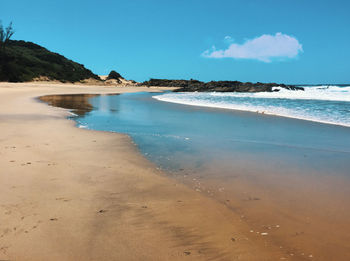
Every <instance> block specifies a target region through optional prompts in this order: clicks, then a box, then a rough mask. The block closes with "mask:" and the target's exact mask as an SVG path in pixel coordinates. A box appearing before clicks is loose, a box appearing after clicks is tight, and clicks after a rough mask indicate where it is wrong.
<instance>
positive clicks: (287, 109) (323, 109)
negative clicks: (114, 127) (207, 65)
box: [154, 85, 350, 127]
mask: <svg viewBox="0 0 350 261" xmlns="http://www.w3.org/2000/svg"><path fill="white" fill-rule="evenodd" d="M304 88H305V90H304V91H302V90H298V91H293V90H287V89H284V88H281V87H274V88H273V90H274V92H258V93H237V92H236V93H232V92H231V93H222V92H221V93H217V92H208V93H205V92H204V93H196V92H190V93H188V92H186V93H167V94H163V95H159V96H155V97H154V98H156V99H158V100H161V101H167V102H174V103H180V104H187V105H195V106H204V107H214V108H225V109H234V110H242V111H251V112H258V113H265V114H272V115H279V116H284V117H292V118H297V119H304V120H311V121H317V122H323V123H331V124H338V125H343V126H348V127H349V126H350V86H343V87H341V86H329V85H321V86H305V87H304Z"/></svg>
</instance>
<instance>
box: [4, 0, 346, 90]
mask: <svg viewBox="0 0 350 261" xmlns="http://www.w3.org/2000/svg"><path fill="white" fill-rule="evenodd" d="M349 10H350V1H348V0H327V1H326V0H230V1H228V0H216V1H209V0H172V1H166V0H162V1H161V0H128V1H112V0H99V1H92V0H75V1H74V0H70V1H67V0H60V1H48V0H11V1H5V0H3V1H1V8H0V19H1V20H2V22H3V24H4V25H7V24H8V23H9V22H10V21H13V23H14V27H15V30H16V33H15V35H14V39H21V40H26V41H32V42H35V43H38V44H40V45H42V46H44V47H46V48H48V49H49V50H51V51H54V52H58V53H60V54H62V55H64V56H66V57H67V58H70V59H72V60H74V61H77V62H79V63H82V64H84V65H85V66H86V67H87V68H89V69H91V70H92V71H93V72H95V73H97V74H108V72H109V71H110V70H112V69H114V70H116V71H118V72H120V73H121V74H122V75H123V76H124V77H126V78H128V79H134V80H137V81H143V80H148V79H149V78H176V79H178V78H183V79H189V78H195V79H199V80H203V81H210V80H239V81H252V82H256V81H261V82H281V83H296V84H300V83H350V49H349V47H350V44H349V43H350V16H349ZM214 48H215V49H214Z"/></svg>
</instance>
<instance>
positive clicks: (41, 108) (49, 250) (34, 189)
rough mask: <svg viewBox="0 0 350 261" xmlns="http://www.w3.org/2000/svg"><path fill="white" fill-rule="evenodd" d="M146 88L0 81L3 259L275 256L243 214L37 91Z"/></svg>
mask: <svg viewBox="0 0 350 261" xmlns="http://www.w3.org/2000/svg"><path fill="white" fill-rule="evenodd" d="M159 89H160V88H142V87H133V88H128V87H122V88H118V87H105V86H103V87H101V86H80V85H79V86H76V85H69V84H68V85H67V84H58V85H57V84H54V85H50V84H42V83H41V84H39V86H38V85H37V83H27V84H7V83H0V94H1V95H0V101H1V103H0V111H1V114H0V118H1V122H0V126H1V130H2V137H1V138H0V146H1V147H0V154H1V155H2V157H1V158H0V162H1V166H2V171H1V174H0V181H1V182H0V186H1V187H0V219H1V221H2V222H1V223H0V259H10V260H13V259H15V260H141V259H142V260H180V259H181V260H182V259H183V258H187V259H189V260H207V259H219V260H232V259H234V258H237V259H238V258H240V259H243V260H256V256H259V259H260V260H271V259H279V258H282V257H286V256H287V253H286V250H285V249H284V250H281V249H280V248H279V246H277V245H276V244H275V243H273V242H270V241H269V239H268V238H267V237H263V236H261V237H257V236H255V237H252V236H251V235H250V234H249V227H248V225H247V224H246V223H244V222H242V219H241V218H240V216H239V215H237V214H236V213H234V212H233V211H231V210H229V209H227V208H226V207H225V206H224V205H222V204H220V203H218V202H216V201H214V200H212V199H210V198H207V197H205V196H203V195H200V194H199V193H197V192H195V191H192V190H191V189H189V188H187V187H186V186H185V185H183V184H181V183H178V182H176V181H175V180H172V179H170V178H168V177H166V176H164V175H162V174H161V172H159V171H158V170H157V169H155V168H154V165H153V164H152V163H150V162H148V161H147V160H146V159H145V158H144V157H143V156H142V155H141V154H140V152H139V151H138V150H137V148H135V147H134V146H132V141H131V139H130V138H129V137H128V136H126V135H124V134H118V133H107V132H100V131H92V130H84V129H81V128H77V127H76V126H75V125H74V122H73V121H72V120H68V119H67V118H66V116H67V115H68V113H67V110H63V109H59V108H55V107H50V106H47V105H45V104H43V103H39V102H37V101H35V99H33V98H34V97H38V96H40V95H50V94H73V93H87V92H88V93H94V92H95V93H103V94H106V93H107V92H109V93H110V92H111V90H112V92H115V93H120V92H123V91H124V92H134V91H140V90H144V91H150V90H155V91H156V90H159Z"/></svg>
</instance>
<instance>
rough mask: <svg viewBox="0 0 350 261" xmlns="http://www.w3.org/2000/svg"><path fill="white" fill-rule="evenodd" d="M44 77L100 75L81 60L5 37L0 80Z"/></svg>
mask: <svg viewBox="0 0 350 261" xmlns="http://www.w3.org/2000/svg"><path fill="white" fill-rule="evenodd" d="M39 77H45V78H48V79H49V80H58V81H61V82H77V81H81V80H84V79H88V78H94V79H96V80H100V78H99V77H98V76H97V75H95V74H93V73H92V72H91V71H90V70H88V69H86V68H85V67H84V66H83V65H82V64H79V63H76V62H73V61H71V60H68V59H67V58H65V57H64V56H62V55H59V54H57V53H53V52H50V51H49V50H47V49H45V48H43V47H41V46H39V45H37V44H34V43H31V42H25V41H12V40H9V41H8V42H7V43H6V46H5V47H4V48H1V51H0V81H9V82H26V81H32V80H33V79H35V78H39Z"/></svg>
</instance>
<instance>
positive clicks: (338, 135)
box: [52, 93, 350, 260]
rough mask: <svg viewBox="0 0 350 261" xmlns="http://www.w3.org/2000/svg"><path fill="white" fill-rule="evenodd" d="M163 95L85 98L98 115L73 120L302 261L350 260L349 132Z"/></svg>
mask: <svg viewBox="0 0 350 261" xmlns="http://www.w3.org/2000/svg"><path fill="white" fill-rule="evenodd" d="M158 95H163V94H154V93H153V94H152V93H133V94H121V95H111V96H109V95H108V96H107V95H101V96H95V97H85V98H87V99H88V101H89V109H88V110H85V112H84V113H80V114H79V115H76V116H73V118H74V120H76V122H77V125H78V126H79V127H81V128H88V129H94V130H103V131H114V132H120V133H126V134H128V135H130V136H131V137H132V139H133V140H134V142H135V143H136V144H137V146H138V147H139V149H140V151H141V152H142V153H143V154H144V155H145V156H146V157H147V158H148V159H150V160H151V161H153V162H154V163H156V164H157V165H158V166H159V167H161V168H162V169H164V170H166V171H167V172H166V173H168V175H170V176H171V177H173V178H175V179H177V180H179V181H181V182H183V183H185V184H187V185H188V186H190V187H192V188H193V189H195V190H196V191H198V193H202V194H204V195H206V196H209V197H212V198H213V199H215V200H217V201H219V202H221V203H222V204H225V205H226V206H227V207H228V208H230V209H231V210H232V211H234V212H236V213H237V214H238V215H240V216H241V218H242V221H244V222H247V223H248V224H250V226H251V228H252V231H254V232H252V233H256V232H258V233H262V232H264V233H268V235H269V237H270V238H271V240H272V241H273V242H277V243H278V244H280V245H281V247H283V248H285V249H286V253H293V257H299V258H300V259H301V258H302V257H304V256H305V255H312V256H313V257H315V258H316V260H349V258H350V247H349V246H348V244H347V242H349V240H350V236H349V234H348V231H350V222H349V220H350V204H348V199H349V197H350V128H348V127H342V126H337V125H329V124H322V123H317V122H312V121H305V120H297V119H292V118H285V117H276V116H270V115H266V114H258V113H252V112H242V111H235V110H225V109H215V108H204V107H196V106H188V105H180V104H174V103H168V102H163V101H159V100H157V99H154V98H152V96H158ZM77 102H78V103H79V104H82V103H81V99H80V100H79V99H78V100H77ZM61 103H62V101H61ZM52 104H53V105H55V104H54V103H52ZM64 104H65V106H66V105H67V104H66V103H64ZM58 105H59V104H58ZM82 105H83V107H85V105H86V99H84V103H83V104H82ZM66 108H69V105H68V106H66ZM71 108H76V109H78V110H79V112H82V111H84V110H82V109H81V108H79V106H76V105H75V106H71ZM73 112H74V111H73ZM258 235H259V234H258ZM325 235H327V236H325ZM334 258H336V259H334Z"/></svg>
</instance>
